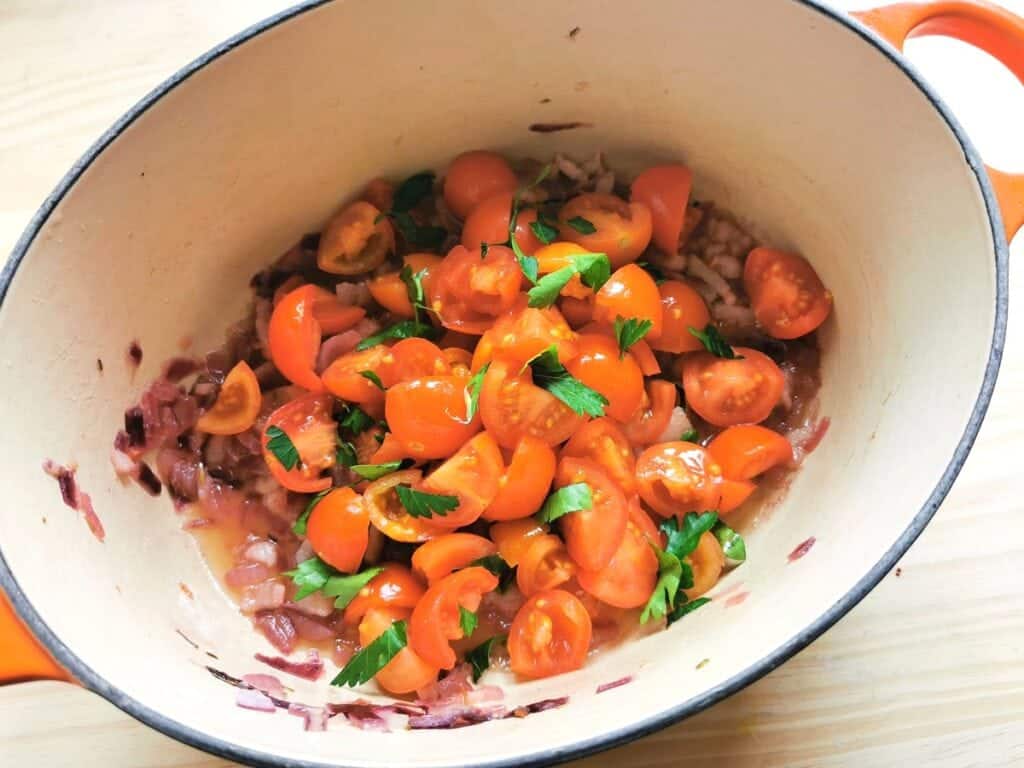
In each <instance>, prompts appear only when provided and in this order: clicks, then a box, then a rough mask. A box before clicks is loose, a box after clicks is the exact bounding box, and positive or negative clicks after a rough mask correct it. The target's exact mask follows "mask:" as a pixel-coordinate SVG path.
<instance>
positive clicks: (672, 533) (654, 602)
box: [640, 512, 718, 624]
mask: <svg viewBox="0 0 1024 768" xmlns="http://www.w3.org/2000/svg"><path fill="white" fill-rule="evenodd" d="M716 522H718V515H717V514H715V513H714V512H704V513H703V514H700V515H698V514H697V513H695V512H689V513H687V515H686V516H685V517H684V518H683V521H682V525H681V526H680V524H679V521H678V520H676V518H674V517H672V518H669V519H668V520H665V521H664V522H662V524H661V525H660V526H659V529H660V530H661V531H662V532H663V533H664V534H665V536H666V541H665V549H659V548H658V547H656V546H654V545H653V544H652V545H651V546H652V548H653V549H654V554H656V555H657V556H658V582H657V584H655V587H654V592H653V593H652V594H651V597H650V599H649V600H648V601H647V605H646V606H644V610H643V613H641V614H640V622H641V623H643V624H646V623H647V622H648V621H649V620H650V619H652V618H653V619H660V618H662V617H663V616H669V617H670V618H669V622H670V623H671V622H672V621H675V620H676V619H678V618H679V617H680V616H684V615H686V613H688V612H689V611H692V610H696V608H699V607H700V605H697V606H695V607H694V608H689V609H687V610H685V611H681V609H680V608H679V607H678V606H677V605H676V600H677V599H679V595H680V594H681V593H680V590H681V589H690V588H691V587H692V586H693V569H692V568H691V567H690V565H689V563H686V562H684V558H685V557H686V556H687V555H689V554H690V553H692V552H693V550H695V549H696V548H697V544H698V542H700V537H701V536H702V535H704V533H706V532H707V531H709V530H711V529H712V528H713V527H714V525H715V523H716ZM682 601H683V602H684V603H685V602H686V596H685V595H682ZM694 602H697V601H696V600H695V601H694ZM701 605H703V603H701ZM680 611H681V612H680Z"/></svg>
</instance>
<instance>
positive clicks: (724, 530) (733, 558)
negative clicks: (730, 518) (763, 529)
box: [711, 521, 747, 566]
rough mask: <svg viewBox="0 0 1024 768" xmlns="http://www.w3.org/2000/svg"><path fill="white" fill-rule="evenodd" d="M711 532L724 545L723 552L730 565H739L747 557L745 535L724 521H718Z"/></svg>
mask: <svg viewBox="0 0 1024 768" xmlns="http://www.w3.org/2000/svg"><path fill="white" fill-rule="evenodd" d="M711 533H713V534H714V535H715V538H716V539H718V543H719V544H721V545H722V554H723V555H725V560H726V563H727V564H728V565H730V566H732V565H739V564H740V563H742V562H744V561H745V560H746V559H747V544H746V542H745V541H743V537H742V536H740V535H739V534H738V533H736V531H734V530H733V529H732V528H730V527H729V526H728V525H726V524H725V523H723V522H721V521H720V522H718V523H717V524H716V525H715V527H714V528H712V529H711Z"/></svg>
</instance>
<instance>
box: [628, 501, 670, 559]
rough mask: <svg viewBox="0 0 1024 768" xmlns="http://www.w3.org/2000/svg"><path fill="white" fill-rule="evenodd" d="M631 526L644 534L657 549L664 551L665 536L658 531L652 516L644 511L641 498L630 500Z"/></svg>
mask: <svg viewBox="0 0 1024 768" xmlns="http://www.w3.org/2000/svg"><path fill="white" fill-rule="evenodd" d="M628 503H629V524H630V525H632V526H633V527H634V528H636V529H637V530H638V531H640V533H641V534H643V537H644V539H646V540H647V541H648V542H649V543H651V544H653V545H654V546H656V547H660V548H662V549H664V547H665V534H663V533H662V532H661V531H659V530H658V526H657V525H655V523H654V521H653V520H652V519H651V516H650V515H649V514H647V512H646V511H645V510H644V507H643V505H642V504H641V503H640V497H639V496H631V497H630V498H629V501H628Z"/></svg>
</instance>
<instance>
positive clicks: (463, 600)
mask: <svg viewBox="0 0 1024 768" xmlns="http://www.w3.org/2000/svg"><path fill="white" fill-rule="evenodd" d="M497 586H498V577H497V576H495V575H494V574H493V573H491V572H490V571H488V570H487V569H486V568H481V567H480V566H476V565H474V566H470V567H469V568H463V569H462V570H461V571H455V573H452V574H450V575H448V576H445V577H444V578H443V579H441V580H440V581H438V582H437V583H436V584H433V585H431V586H430V587H429V588H428V589H427V591H426V593H425V594H424V595H423V598H422V599H421V600H420V601H419V602H418V603H417V604H416V607H415V608H414V609H413V612H412V617H411V618H410V619H409V646H410V647H411V648H412V649H413V650H414V651H415V652H416V653H417V654H418V655H419V656H420V657H421V658H422V659H423V660H424V661H425V662H427V663H428V664H432V665H434V666H436V667H438V668H440V669H451V668H452V667H454V666H455V660H456V659H455V651H453V650H452V647H451V645H450V644H449V643H450V641H452V640H458V639H459V638H461V637H463V632H462V626H461V622H460V621H459V608H460V607H462V608H465V609H466V610H467V611H470V612H472V613H475V612H476V610H477V608H479V606H480V599H481V598H482V597H483V595H484V593H486V592H490V591H492V590H494V589H495V588H496V587H497Z"/></svg>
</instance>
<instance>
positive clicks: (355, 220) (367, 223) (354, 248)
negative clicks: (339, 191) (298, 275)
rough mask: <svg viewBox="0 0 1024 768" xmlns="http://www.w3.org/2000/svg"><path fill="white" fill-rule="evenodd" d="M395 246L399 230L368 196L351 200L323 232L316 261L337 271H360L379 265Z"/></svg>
mask: <svg viewBox="0 0 1024 768" xmlns="http://www.w3.org/2000/svg"><path fill="white" fill-rule="evenodd" d="M394 250H395V232H394V230H393V229H392V228H391V222H390V221H389V220H388V218H387V217H386V216H381V211H380V209H379V208H377V207H376V206H374V205H371V204H370V203H368V202H366V201H365V200H357V201H355V202H354V203H349V204H348V205H346V206H345V207H344V208H342V209H341V211H339V212H338V213H337V214H336V215H335V216H334V218H333V219H331V220H330V222H329V223H328V224H327V229H325V230H324V232H323V234H322V235H320V245H319V247H318V248H317V253H316V263H317V266H319V267H320V269H322V270H323V271H324V272H330V273H332V274H335V275H360V274H363V273H364V272H369V271H370V270H372V269H376V268H377V267H379V266H380V265H381V264H382V263H383V262H384V259H385V258H387V255H388V254H389V253H391V252H392V251H394Z"/></svg>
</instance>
